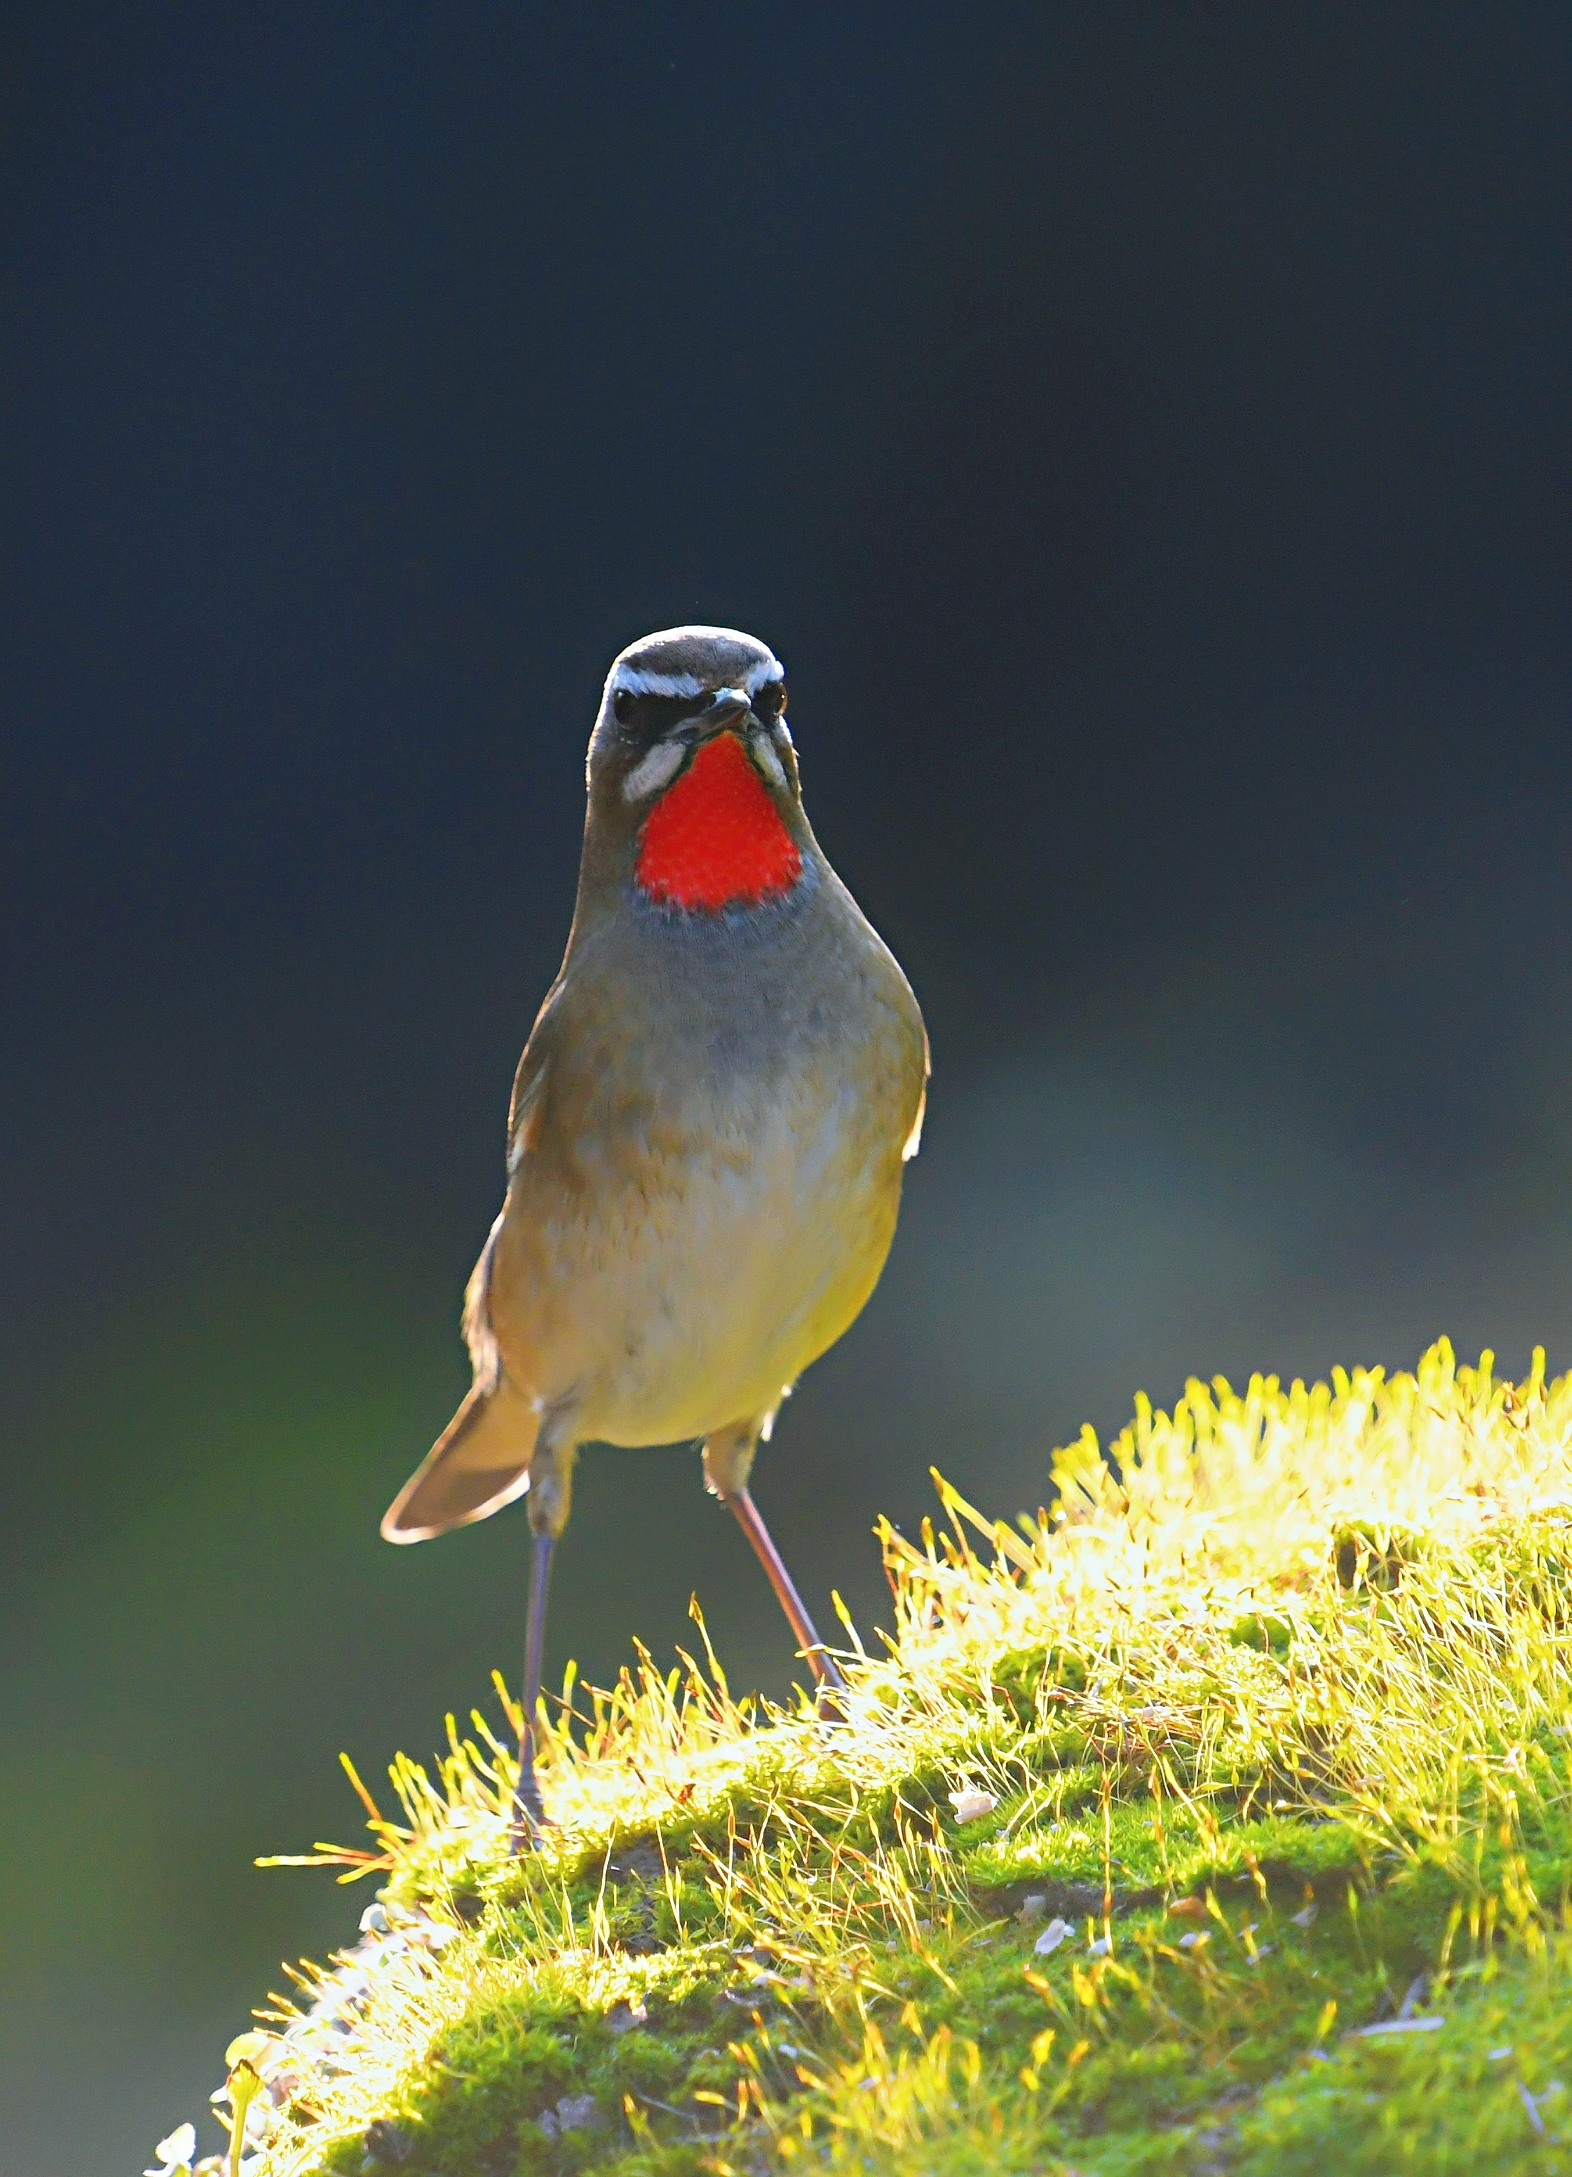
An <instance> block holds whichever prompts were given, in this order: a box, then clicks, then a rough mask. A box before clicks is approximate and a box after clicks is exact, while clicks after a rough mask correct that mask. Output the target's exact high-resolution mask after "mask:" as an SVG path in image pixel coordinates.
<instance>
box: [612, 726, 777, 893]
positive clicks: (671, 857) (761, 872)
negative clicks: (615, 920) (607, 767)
mask: <svg viewBox="0 0 1572 2177" xmlns="http://www.w3.org/2000/svg"><path fill="white" fill-rule="evenodd" d="M801 873H802V856H801V854H799V853H798V851H797V848H796V846H795V844H794V843H793V840H792V836H791V834H790V832H788V831H787V829H786V827H785V825H784V824H783V823H782V822H781V820H780V816H779V813H778V812H777V810H776V807H775V804H774V802H773V801H772V800H771V799H770V797H769V793H768V792H767V790H766V788H765V785H764V782H763V780H762V779H761V778H760V777H759V774H758V773H757V772H756V771H755V770H754V768H753V765H752V764H751V763H750V762H749V761H748V756H747V752H746V751H745V749H744V748H743V745H742V743H741V742H740V741H739V740H738V739H737V736H736V735H735V734H734V733H718V734H717V735H716V736H715V738H714V740H713V741H706V742H705V744H704V746H703V747H702V748H701V749H700V750H699V752H698V754H697V755H696V756H695V757H694V759H693V761H692V763H691V764H689V766H688V768H687V770H686V771H685V772H684V773H683V775H682V777H681V778H680V779H679V780H678V781H677V783H676V785H675V786H672V787H669V788H668V789H667V791H666V792H665V793H664V794H663V795H662V796H661V798H660V800H659V801H657V802H656V804H655V806H654V808H653V809H652V810H651V811H650V813H649V818H648V820H647V822H646V823H645V826H644V836H643V838H642V839H641V840H640V842H639V859H638V880H639V883H640V884H641V885H642V886H643V888H644V890H645V891H646V892H647V893H648V894H649V896H650V898H651V899H652V900H656V901H658V902H659V903H660V904H661V905H662V906H669V907H687V908H694V907H703V908H709V909H710V910H712V911H713V910H715V909H717V908H721V907H732V906H739V905H744V904H745V905H748V906H756V905H757V904H758V903H759V901H761V900H766V899H770V898H773V897H775V896H777V895H778V894H780V893H782V892H787V891H789V890H790V889H791V887H792V886H793V885H794V884H795V883H796V882H797V879H798V877H799V876H800V875H801Z"/></svg>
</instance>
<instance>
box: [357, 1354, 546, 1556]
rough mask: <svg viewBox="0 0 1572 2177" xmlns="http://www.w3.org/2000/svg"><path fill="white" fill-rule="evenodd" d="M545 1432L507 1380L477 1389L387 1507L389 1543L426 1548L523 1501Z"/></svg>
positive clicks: (385, 1535) (385, 1522)
mask: <svg viewBox="0 0 1572 2177" xmlns="http://www.w3.org/2000/svg"><path fill="white" fill-rule="evenodd" d="M539 1426H540V1422H539V1417H538V1416H537V1414H536V1412H535V1409H534V1407H533V1406H532V1405H531V1403H530V1401H529V1400H528V1399H526V1398H522V1397H521V1396H520V1395H519V1393H518V1392H517V1391H516V1390H515V1389H514V1387H513V1385H512V1384H511V1383H509V1381H508V1379H507V1377H506V1376H505V1375H499V1376H498V1377H497V1379H496V1382H495V1385H494V1387H493V1388H492V1389H490V1390H483V1389H482V1388H481V1386H480V1385H479V1384H478V1383H477V1384H476V1386H475V1388H474V1389H473V1390H472V1391H471V1392H470V1394H469V1396H468V1398H467V1399H465V1401H464V1403H463V1405H462V1406H461V1407H460V1408H459V1410H458V1412H457V1413H456V1414H455V1415H454V1416H453V1419H452V1420H451V1421H450V1422H449V1423H448V1425H447V1427H446V1428H445V1429H444V1430H443V1432H442V1434H441V1435H440V1436H439V1437H438V1438H437V1441H436V1442H435V1443H434V1444H433V1445H432V1447H431V1449H430V1451H428V1452H427V1454H426V1456H425V1458H424V1459H422V1461H421V1462H420V1465H419V1466H418V1467H417V1468H416V1469H415V1471H414V1473H413V1474H412V1475H411V1476H410V1478H409V1480H408V1481H407V1482H406V1483H405V1484H404V1486H403V1488H402V1489H401V1490H400V1491H399V1493H398V1495H397V1496H396V1497H395V1498H394V1499H393V1502H392V1504H391V1505H389V1507H388V1510H387V1513H386V1515H385V1517H384V1518H383V1521H382V1535H383V1539H384V1541H387V1542H426V1541H429V1540H430V1538H431V1537H432V1536H433V1535H439V1534H446V1533H447V1531H448V1529H449V1528H450V1527H468V1526H470V1525H471V1524H472V1523H473V1522H474V1521H475V1520H477V1519H485V1518H486V1517H487V1516H488V1515H489V1514H490V1513H492V1512H500V1511H501V1509H502V1507H503V1505H505V1504H511V1503H512V1502H513V1499H514V1498H515V1497H521V1496H523V1494H524V1492H525V1490H526V1489H528V1487H529V1463H530V1460H531V1458H532V1457H533V1455H534V1451H535V1436H536V1432H537V1430H538V1428H539Z"/></svg>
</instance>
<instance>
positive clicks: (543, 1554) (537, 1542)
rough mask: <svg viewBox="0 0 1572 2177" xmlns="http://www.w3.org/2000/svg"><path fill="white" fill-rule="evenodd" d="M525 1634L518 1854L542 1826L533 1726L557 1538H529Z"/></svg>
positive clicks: (515, 1818)
mask: <svg viewBox="0 0 1572 2177" xmlns="http://www.w3.org/2000/svg"><path fill="white" fill-rule="evenodd" d="M531 1540H532V1542H533V1544H534V1555H533V1561H532V1563H531V1566H530V1576H529V1630H528V1631H527V1632H526V1634H525V1636H524V1724H523V1728H522V1729H521V1730H520V1732H519V1780H518V1784H517V1787H516V1788H515V1790H514V1793H513V1849H514V1851H515V1852H521V1851H523V1850H524V1849H525V1847H526V1846H527V1845H529V1844H530V1843H531V1842H533V1840H534V1837H535V1833H536V1831H537V1830H539V1829H540V1828H541V1827H542V1826H543V1825H544V1823H545V1820H546V1809H545V1807H544V1805H543V1804H542V1802H541V1796H540V1785H539V1784H538V1783H537V1781H536V1778H535V1726H536V1718H537V1716H538V1714H539V1712H540V1674H541V1670H542V1667H543V1665H544V1663H545V1660H546V1595H547V1590H548V1589H549V1587H550V1584H551V1553H552V1551H553V1550H554V1549H555V1548H556V1546H557V1538H556V1536H555V1535H550V1534H537V1535H534V1536H532V1537H531Z"/></svg>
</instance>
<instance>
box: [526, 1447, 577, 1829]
mask: <svg viewBox="0 0 1572 2177" xmlns="http://www.w3.org/2000/svg"><path fill="white" fill-rule="evenodd" d="M577 1455H578V1446H577V1445H576V1444H575V1443H574V1442H573V1440H572V1438H571V1436H569V1435H568V1434H567V1432H566V1430H564V1429H563V1428H562V1426H561V1419H560V1417H557V1416H553V1417H551V1418H550V1419H548V1420H547V1421H546V1422H545V1423H544V1424H543V1425H542V1428H541V1432H540V1435H539V1436H538V1437H537V1438H536V1441H535V1453H534V1457H533V1458H532V1459H531V1461H530V1491H529V1523H530V1527H531V1529H532V1531H533V1534H534V1552H533V1561H532V1564H531V1568H530V1583H529V1629H528V1631H527V1633H526V1634H525V1638H524V1723H523V1728H522V1729H521V1730H520V1732H519V1780H518V1784H517V1786H516V1787H515V1790H514V1793H513V1835H512V1847H511V1848H512V1850H513V1851H514V1852H515V1853H518V1852H526V1851H528V1850H529V1848H530V1846H531V1845H532V1844H533V1843H534V1842H535V1840H536V1838H537V1837H538V1836H539V1834H540V1832H541V1830H542V1829H543V1828H544V1827H545V1824H546V1809H545V1806H544V1804H543V1802H542V1800H541V1796H540V1783H539V1780H538V1779H537V1777H536V1775H535V1736H536V1733H537V1731H538V1730H539V1728H540V1681H541V1675H542V1673H543V1671H544V1669H545V1662H546V1601H547V1596H548V1593H549V1590H550V1586H551V1553H552V1551H553V1550H554V1549H555V1548H556V1545H557V1538H558V1536H559V1535H560V1534H561V1533H562V1530H563V1528H564V1527H566V1525H567V1524H568V1509H569V1505H570V1503H571V1501H572V1495H573V1462H574V1460H575V1458H576V1457H577Z"/></svg>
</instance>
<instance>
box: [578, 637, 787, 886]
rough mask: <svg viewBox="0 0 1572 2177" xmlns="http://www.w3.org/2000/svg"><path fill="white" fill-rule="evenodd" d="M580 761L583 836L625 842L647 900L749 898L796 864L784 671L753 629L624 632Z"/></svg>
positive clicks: (781, 882) (783, 882) (610, 843)
mask: <svg viewBox="0 0 1572 2177" xmlns="http://www.w3.org/2000/svg"><path fill="white" fill-rule="evenodd" d="M587 770H588V780H589V795H590V826H591V833H592V835H594V834H596V833H598V834H599V835H600V837H601V838H602V840H603V841H604V843H605V844H606V846H607V847H609V848H610V847H614V846H620V847H621V848H622V849H623V850H624V853H625V856H626V859H627V861H628V864H629V868H630V872H631V875H632V879H633V882H634V883H635V885H636V886H637V887H638V889H639V890H640V891H641V892H642V893H643V894H644V895H645V896H646V897H647V898H649V899H650V900H652V901H654V902H655V904H657V905H659V906H663V907H670V908H673V909H677V910H680V911H685V912H700V913H702V912H715V911H717V910H719V909H721V908H726V907H732V906H736V905H747V904H756V903H759V902H762V901H765V900H768V899H771V898H776V897H779V896H780V895H782V894H783V893H785V892H788V891H790V890H791V889H792V887H793V886H794V885H795V884H796V883H797V881H798V879H799V878H800V876H801V874H802V868H803V858H804V854H805V852H806V851H808V850H809V849H810V848H811V846H812V834H811V833H810V832H809V831H808V828H807V823H806V819H805V818H804V816H803V813H802V800H801V793H800V788H799V782H798V776H797V758H796V753H795V751H794V749H793V747H792V739H791V733H790V731H789V729H788V728H787V724H786V676H785V672H784V670H783V668H782V666H781V663H780V660H779V659H778V658H777V657H776V656H775V654H774V652H773V651H771V650H770V649H768V648H767V647H766V646H765V644H763V643H761V642H758V641H756V640H755V639H754V637H753V636H751V635H743V634H740V633H738V632H737V630H736V629H734V628H724V627H674V628H667V629H665V630H663V631H662V632H661V633H660V634H657V635H646V636H645V637H644V638H643V640H642V641H640V642H636V643H632V644H630V645H629V647H628V648H627V649H626V650H624V651H623V653H622V655H621V656H620V657H619V658H617V659H616V660H615V662H614V663H613V665H612V668H611V671H610V672H609V673H608V674H607V676H606V688H605V693H604V695H603V696H602V699H601V706H600V713H599V716H598V717H597V718H596V721H595V731H594V733H593V734H592V735H591V737H590V746H589V761H588V766H587ZM619 858H620V857H619Z"/></svg>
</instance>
